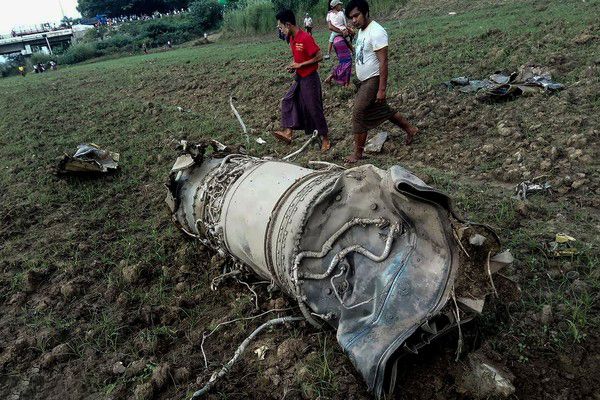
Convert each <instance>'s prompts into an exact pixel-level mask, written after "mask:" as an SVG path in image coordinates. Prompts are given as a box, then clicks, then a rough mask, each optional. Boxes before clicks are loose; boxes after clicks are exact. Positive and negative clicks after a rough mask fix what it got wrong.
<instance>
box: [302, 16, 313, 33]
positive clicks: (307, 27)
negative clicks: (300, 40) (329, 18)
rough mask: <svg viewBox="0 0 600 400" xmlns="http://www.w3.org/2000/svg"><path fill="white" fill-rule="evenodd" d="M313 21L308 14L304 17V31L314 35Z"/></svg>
mask: <svg viewBox="0 0 600 400" xmlns="http://www.w3.org/2000/svg"><path fill="white" fill-rule="evenodd" d="M312 27H313V20H312V18H311V17H310V15H309V14H308V13H306V15H305V16H304V30H305V31H306V32H307V33H309V34H310V35H312Z"/></svg>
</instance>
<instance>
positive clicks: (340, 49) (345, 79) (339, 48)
mask: <svg viewBox="0 0 600 400" xmlns="http://www.w3.org/2000/svg"><path fill="white" fill-rule="evenodd" d="M333 48H334V49H335V54H336V55H337V58H338V65H337V66H336V67H334V68H333V70H332V71H331V74H330V75H329V76H328V77H327V79H325V83H329V84H331V83H332V82H335V83H337V84H338V85H341V86H349V85H350V79H351V78H352V51H351V50H350V47H349V46H348V42H346V40H345V39H344V37H342V36H336V37H335V39H333Z"/></svg>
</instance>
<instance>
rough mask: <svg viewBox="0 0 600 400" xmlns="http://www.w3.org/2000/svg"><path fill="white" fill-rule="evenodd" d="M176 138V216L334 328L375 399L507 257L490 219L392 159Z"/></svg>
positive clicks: (310, 317) (456, 318)
mask: <svg viewBox="0 0 600 400" xmlns="http://www.w3.org/2000/svg"><path fill="white" fill-rule="evenodd" d="M184 147H185V151H184V152H183V153H182V155H181V156H180V157H179V158H178V159H177V162H176V163H175V165H174V166H173V169H172V171H171V175H170V179H169V183H168V185H167V186H168V195H167V203H168V205H169V207H170V210H171V212H172V215H173V219H174V220H175V222H176V224H178V226H179V227H180V228H181V229H182V230H183V231H184V232H186V233H187V234H188V235H190V236H193V237H195V238H197V239H199V240H200V241H201V242H202V243H204V244H205V245H206V246H208V247H210V248H212V249H214V250H215V251H217V252H219V253H220V254H221V255H222V256H226V257H228V258H230V259H232V260H233V261H234V262H235V263H240V264H243V265H245V266H247V267H248V268H250V269H251V270H252V271H254V272H255V273H256V274H257V275H259V276H260V277H262V278H264V279H266V280H270V281H272V282H274V283H275V284H276V285H277V286H278V287H279V288H280V289H281V290H282V291H283V292H285V293H286V294H287V295H288V296H290V297H292V298H293V299H295V300H296V301H297V303H298V306H299V308H300V310H301V312H302V315H303V317H304V318H305V319H306V320H307V321H308V322H310V323H311V324H312V325H315V326H317V327H322V326H323V325H324V324H327V325H329V326H331V327H332V328H333V329H335V330H336V331H337V340H338V342H339V345H340V346H341V347H342V349H343V350H344V352H345V354H347V355H348V357H349V358H350V360H351V361H352V363H353V364H354V366H355V367H356V369H357V370H358V371H359V372H360V374H361V375H362V377H363V378H364V380H365V382H366V383H367V385H368V388H369V390H370V391H372V392H373V394H374V395H375V396H376V397H377V398H382V397H384V396H385V395H387V394H389V393H391V391H392V390H393V389H394V387H395V378H396V372H397V370H398V367H399V360H400V359H401V357H402V355H404V354H407V353H417V352H418V350H419V349H420V348H421V347H423V346H425V345H427V344H428V343H429V342H430V341H431V340H432V339H434V338H436V337H438V336H440V335H443V334H445V333H447V332H449V331H452V330H456V329H457V328H458V329H460V326H461V324H463V323H465V322H467V321H470V320H471V319H473V318H474V317H475V316H476V315H477V314H479V313H481V311H482V309H483V305H484V301H485V298H486V296H488V295H491V294H493V293H494V292H495V291H496V286H498V283H496V285H494V280H495V279H498V278H497V277H492V275H493V274H495V273H496V272H497V271H498V270H499V269H500V268H501V267H503V266H505V265H507V264H510V263H511V262H512V257H511V256H510V252H508V251H504V252H501V246H500V242H499V239H498V237H497V236H496V234H495V233H494V232H493V231H492V230H491V229H490V228H489V227H486V226H484V225H479V224H474V223H469V222H465V221H463V220H461V218H459V217H458V216H457V215H456V214H455V212H454V211H453V209H452V206H451V201H450V199H449V198H448V196H446V195H445V194H443V193H441V192H439V191H437V190H435V189H433V188H432V187H430V186H428V185H426V184H425V183H424V182H423V181H421V180H420V179H419V178H417V177H416V176H415V175H413V174H412V173H410V172H409V171H407V170H406V169H404V168H402V167H400V166H394V167H392V168H390V169H388V170H387V171H384V170H381V169H379V168H376V167H375V166H373V165H363V166H359V167H356V168H351V169H343V168H341V167H338V166H335V165H333V164H328V163H316V164H317V165H319V166H321V167H324V168H321V169H318V170H315V169H308V168H303V167H302V166H299V165H296V164H293V163H290V162H284V161H279V160H273V159H262V158H256V157H251V156H248V155H243V154H233V153H231V152H228V150H227V148H225V146H223V145H221V144H220V143H218V142H212V143H204V144H196V145H192V144H189V143H184ZM211 147H212V153H210V154H209V151H208V150H209V149H210V148H211ZM237 355H238V352H236V356H237ZM232 361H233V360H232ZM215 378H216V376H215V375H213V378H211V382H212V381H213V380H215Z"/></svg>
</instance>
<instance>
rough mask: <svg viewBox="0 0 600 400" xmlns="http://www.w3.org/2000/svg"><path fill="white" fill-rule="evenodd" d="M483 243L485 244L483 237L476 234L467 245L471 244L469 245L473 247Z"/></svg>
mask: <svg viewBox="0 0 600 400" xmlns="http://www.w3.org/2000/svg"><path fill="white" fill-rule="evenodd" d="M484 242H485V236H482V235H480V234H478V233H476V234H475V235H473V236H471V237H470V238H469V243H471V245H473V246H482V245H483V243H484Z"/></svg>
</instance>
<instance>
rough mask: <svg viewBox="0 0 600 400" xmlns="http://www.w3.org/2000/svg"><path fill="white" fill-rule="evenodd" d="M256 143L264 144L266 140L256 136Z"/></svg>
mask: <svg viewBox="0 0 600 400" xmlns="http://www.w3.org/2000/svg"><path fill="white" fill-rule="evenodd" d="M256 143H258V144H266V143H267V141H266V140H264V139H263V138H258V139H256Z"/></svg>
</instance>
